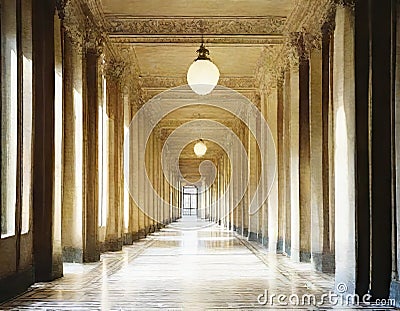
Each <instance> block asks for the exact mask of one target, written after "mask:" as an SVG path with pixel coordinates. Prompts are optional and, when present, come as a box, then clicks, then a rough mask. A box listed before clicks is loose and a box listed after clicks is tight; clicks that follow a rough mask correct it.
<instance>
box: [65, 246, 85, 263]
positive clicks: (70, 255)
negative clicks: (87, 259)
mask: <svg viewBox="0 0 400 311" xmlns="http://www.w3.org/2000/svg"><path fill="white" fill-rule="evenodd" d="M62 253H63V262H76V263H82V262H83V250H82V249H81V248H75V247H72V246H64V247H63V250H62Z"/></svg>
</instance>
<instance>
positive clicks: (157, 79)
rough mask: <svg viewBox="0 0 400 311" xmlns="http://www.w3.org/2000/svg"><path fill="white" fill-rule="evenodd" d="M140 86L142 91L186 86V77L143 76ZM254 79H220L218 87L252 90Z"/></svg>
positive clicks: (254, 86)
mask: <svg viewBox="0 0 400 311" xmlns="http://www.w3.org/2000/svg"><path fill="white" fill-rule="evenodd" d="M140 81H141V86H142V87H143V88H144V89H157V90H158V89H170V88H174V87H178V86H181V85H186V84H187V82H186V77H166V76H144V77H140ZM255 82H256V79H255V78H254V77H252V76H248V77H221V78H220V79H219V81H218V84H219V85H222V86H225V87H228V88H231V89H235V90H239V89H240V90H243V89H246V90H252V89H255V88H256V84H255Z"/></svg>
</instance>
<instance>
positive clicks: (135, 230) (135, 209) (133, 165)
mask: <svg viewBox="0 0 400 311" xmlns="http://www.w3.org/2000/svg"><path fill="white" fill-rule="evenodd" d="M135 97H136V96H135V95H134V94H133V90H130V92H129V99H130V100H129V101H130V103H129V104H130V105H131V109H130V110H131V118H130V120H132V119H133V118H134V116H135V114H136V112H137V111H138V109H139V107H138V105H137V104H135V103H134V101H135V99H136V98H135ZM130 122H131V121H130ZM130 122H129V124H130ZM129 138H130V142H129V143H130V145H129V155H128V157H129V177H128V178H129V185H130V186H129V189H130V200H129V205H130V209H131V212H130V213H131V216H130V220H129V231H130V232H132V239H133V240H137V239H139V230H140V225H139V217H140V210H139V206H138V202H136V201H135V200H138V198H139V179H138V175H137V174H134V173H133V171H134V170H136V171H137V169H138V163H139V159H138V156H137V155H138V151H137V150H138V145H137V143H138V139H139V127H138V122H135V123H134V125H132V126H130V127H129ZM134 142H136V144H134ZM132 195H133V196H134V198H135V200H134V199H133V197H132Z"/></svg>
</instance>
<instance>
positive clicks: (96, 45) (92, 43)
mask: <svg viewBox="0 0 400 311" xmlns="http://www.w3.org/2000/svg"><path fill="white" fill-rule="evenodd" d="M104 41H105V40H104V35H103V34H102V33H101V32H98V31H97V30H95V29H94V26H93V25H90V24H89V23H87V24H86V29H85V34H84V37H83V43H84V49H85V52H90V53H95V54H97V55H99V56H100V54H102V53H103V48H104Z"/></svg>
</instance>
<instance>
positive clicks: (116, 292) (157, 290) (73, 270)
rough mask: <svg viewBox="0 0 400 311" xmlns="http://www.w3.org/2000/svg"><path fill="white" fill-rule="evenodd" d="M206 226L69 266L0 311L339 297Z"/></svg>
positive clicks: (252, 304) (245, 304)
mask: <svg viewBox="0 0 400 311" xmlns="http://www.w3.org/2000/svg"><path fill="white" fill-rule="evenodd" d="M188 224H189V226H188ZM204 225H205V223H204V222H200V221H199V222H196V221H194V220H193V219H189V220H188V219H186V220H184V221H181V222H179V223H177V224H175V225H174V226H170V227H167V228H165V229H163V230H162V231H160V232H157V233H155V234H153V235H151V236H149V237H148V238H146V239H144V240H141V241H138V242H135V243H134V244H133V245H132V246H126V247H124V248H123V250H122V251H120V252H113V253H106V254H103V255H102V256H101V261H100V262H98V263H93V264H65V277H63V278H61V279H58V280H56V281H54V282H50V283H38V284H35V285H34V286H32V287H31V289H30V290H29V291H27V292H26V293H25V294H23V295H21V296H20V297H18V298H16V299H14V300H12V301H9V302H7V303H5V304H3V305H0V310H154V309H163V310H210V309H211V310H231V309H242V310H252V309H269V310H292V309H296V310H316V309H318V307H314V306H308V305H303V306H293V305H288V306H283V305H278V304H276V303H275V304H274V305H271V304H270V301H269V302H268V303H267V304H266V305H261V304H259V303H258V301H257V297H258V296H259V295H260V294H263V293H265V290H267V291H268V294H269V295H272V294H276V295H279V294H284V295H287V297H289V296H290V295H291V294H297V295H298V296H299V297H301V296H302V295H303V294H314V295H315V296H316V297H317V299H318V298H319V297H320V295H322V294H323V293H329V291H331V290H332V289H333V286H334V282H333V276H331V275H326V274H322V273H317V272H315V271H313V270H312V267H311V265H310V264H304V263H293V262H292V261H290V260H289V259H288V258H287V257H285V256H283V255H275V254H270V253H268V252H266V251H265V249H264V248H262V247H260V245H259V244H257V243H253V242H248V241H246V240H245V239H242V238H240V237H238V236H237V235H236V234H235V233H232V232H228V231H226V230H224V229H222V228H220V227H218V226H206V227H203V228H200V227H202V226H204ZM189 227H190V228H191V229H193V228H196V227H197V228H198V229H199V230H186V229H188V228H189ZM286 302H287V300H286ZM331 308H332V307H331V306H328V305H324V306H319V310H326V309H331ZM335 309H339V310H343V309H344V308H343V307H339V308H338V307H335ZM346 310H351V309H349V308H346Z"/></svg>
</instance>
